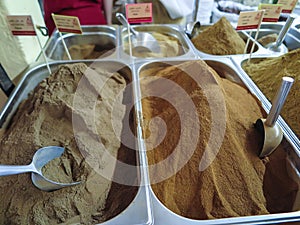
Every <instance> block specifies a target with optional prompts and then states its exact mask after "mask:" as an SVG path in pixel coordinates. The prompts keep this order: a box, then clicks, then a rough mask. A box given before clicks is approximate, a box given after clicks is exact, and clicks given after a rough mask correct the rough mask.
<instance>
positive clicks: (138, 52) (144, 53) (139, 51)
mask: <svg viewBox="0 0 300 225" xmlns="http://www.w3.org/2000/svg"><path fill="white" fill-rule="evenodd" d="M151 34H152V35H153V37H154V38H155V39H156V40H157V42H158V44H159V47H160V52H159V53H155V52H151V51H149V50H148V49H145V48H134V49H133V50H132V55H133V56H135V57H139V58H158V57H174V56H178V55H182V54H183V53H184V51H185V50H184V49H183V48H182V45H181V44H180V42H179V40H178V38H176V37H173V36H171V35H168V34H164V33H159V32H151ZM124 51H125V52H126V53H127V54H128V55H129V54H130V52H129V45H128V43H125V44H124Z"/></svg>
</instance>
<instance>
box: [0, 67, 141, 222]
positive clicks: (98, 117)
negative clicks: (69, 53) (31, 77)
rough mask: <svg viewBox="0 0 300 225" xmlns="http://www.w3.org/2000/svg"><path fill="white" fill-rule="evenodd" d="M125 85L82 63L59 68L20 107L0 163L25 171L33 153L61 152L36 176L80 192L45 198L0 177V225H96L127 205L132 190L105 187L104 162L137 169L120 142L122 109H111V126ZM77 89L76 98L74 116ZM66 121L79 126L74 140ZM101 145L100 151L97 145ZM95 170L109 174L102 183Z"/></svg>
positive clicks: (22, 181) (19, 180) (20, 178)
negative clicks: (59, 148) (51, 149)
mask: <svg viewBox="0 0 300 225" xmlns="http://www.w3.org/2000/svg"><path fill="white" fill-rule="evenodd" d="M83 74H86V76H83ZM126 79H127V78H126ZM126 79H125V76H123V75H121V73H118V72H114V73H113V72H108V71H106V70H105V69H104V70H103V69H100V68H93V69H92V68H88V67H87V65H85V64H82V63H77V64H67V65H62V66H61V67H60V68H59V69H58V70H57V71H56V72H55V73H53V74H52V75H51V76H49V77H48V78H47V79H45V80H43V81H42V82H41V83H40V84H39V85H38V86H37V87H36V88H35V90H34V91H33V93H31V94H30V96H29V97H28V99H27V100H25V101H24V102H23V103H22V104H21V105H20V107H19V109H18V111H17V113H16V114H15V116H14V118H13V121H12V123H11V124H10V126H9V127H8V128H7V130H5V132H4V134H3V136H2V138H1V142H0V143H1V147H0V163H1V164H8V165H26V164H29V163H30V162H31V160H32V156H33V154H34V153H35V151H36V150H37V149H39V148H41V147H43V146H49V145H55V146H63V147H64V148H65V152H64V154H63V155H62V156H61V157H59V158H56V159H54V160H53V161H51V162H50V163H49V164H47V165H46V166H45V169H44V170H43V172H44V174H45V176H46V177H48V178H50V179H52V180H55V181H59V182H67V183H68V182H72V181H81V184H79V185H76V186H72V187H67V188H63V189H60V190H57V191H54V192H44V191H41V190H39V189H37V188H36V187H35V186H34V185H33V184H32V182H31V178H30V174H20V175H15V176H6V177H0V195H1V203H0V224H24V225H25V224H26V225H27V224H35V225H36V224H95V223H99V222H101V221H104V220H107V219H109V218H111V217H113V216H115V215H117V214H119V213H120V212H121V211H123V210H124V209H125V208H126V207H127V206H128V205H129V204H130V202H131V201H132V199H133V198H134V196H135V194H136V191H137V190H136V187H134V186H132V187H131V186H125V185H121V184H117V183H112V181H111V180H112V179H111V178H112V176H114V174H116V173H118V169H117V168H116V169H115V167H116V166H117V165H116V163H115V162H114V161H110V160H108V158H107V152H108V153H110V154H111V155H112V156H113V157H114V158H118V159H120V160H121V161H126V162H127V163H130V164H133V165H134V164H135V162H136V157H135V153H134V150H131V149H128V148H125V147H124V146H123V145H122V144H121V142H120V140H122V136H121V133H122V127H123V124H122V120H123V117H124V115H125V113H126V111H127V108H126V105H124V104H117V105H118V106H115V105H114V107H118V109H117V112H118V115H117V116H116V117H115V118H117V119H116V120H115V121H114V122H115V124H114V127H112V124H111V123H110V121H111V113H112V109H113V104H114V102H115V100H116V99H117V96H118V95H120V93H121V96H122V93H123V92H124V88H125V87H126V84H127V82H128V80H126ZM79 82H80V84H81V85H80V87H81V88H82V89H81V91H82V93H83V95H80V97H79V98H78V99H77V100H78V103H77V107H76V108H74V104H73V103H74V102H73V100H74V98H75V93H76V92H77V93H78V88H77V86H78V83H79ZM100 84H103V87H102V88H99V85H100ZM93 96H96V100H95V99H93ZM93 100H95V101H94V102H91V101H93ZM90 103H94V104H90ZM89 110H92V111H93V110H95V114H94V116H90V117H87V116H86V115H85V113H88V112H90V111H89ZM72 113H74V115H73V117H72ZM72 119H73V124H74V120H76V123H77V124H79V126H78V127H77V128H76V132H75V131H74V130H73V128H74V127H73V126H72ZM89 119H91V120H89ZM75 138H76V139H75ZM100 138H101V142H102V143H103V145H99V144H98V143H99V139H100ZM124 152H126V154H125V153H124ZM88 159H89V160H88ZM92 160H94V161H92ZM91 161H92V162H94V163H91ZM101 169H107V170H108V171H109V173H108V174H109V176H108V177H107V178H104V177H103V176H102V175H101V174H100V173H98V172H99V170H101ZM133 176H135V177H136V176H137V175H136V174H135V175H133ZM107 199H109V201H107Z"/></svg>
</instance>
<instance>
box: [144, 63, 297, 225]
mask: <svg viewBox="0 0 300 225" xmlns="http://www.w3.org/2000/svg"><path fill="white" fill-rule="evenodd" d="M191 74H194V75H196V76H201V77H207V76H208V77H210V78H207V79H206V80H205V83H204V82H202V83H201V85H200V86H199V85H197V83H196V82H195V80H193V79H192V78H191V76H190V75H191ZM141 75H142V79H141V85H142V86H141V87H142V93H148V91H149V90H154V92H153V93H159V92H161V93H163V95H162V96H163V97H154V96H153V97H145V98H143V100H142V104H143V114H144V120H145V121H144V122H145V123H144V131H145V138H146V140H147V142H146V145H147V148H148V151H147V155H148V161H149V164H150V179H151V181H152V182H156V181H159V182H157V183H154V184H153V183H152V188H153V191H154V193H155V195H156V196H157V197H158V199H159V200H160V201H161V202H162V203H163V204H164V205H165V206H166V207H167V208H169V209H170V210H172V211H173V212H175V213H177V214H179V215H181V216H184V217H188V218H192V219H212V218H223V217H236V216H247V215H260V214H268V213H270V212H272V213H273V212H288V211H291V210H292V205H293V202H294V200H295V194H296V193H297V190H298V187H297V184H296V183H295V182H294V181H293V180H292V179H290V178H289V176H288V174H287V171H286V168H285V165H286V162H285V158H286V153H285V147H286V146H284V143H282V144H281V145H280V146H279V147H278V148H277V150H276V151H275V152H274V153H273V155H271V156H270V157H269V158H268V159H265V160H264V161H263V160H261V159H259V157H258V153H259V151H260V149H261V147H262V136H261V134H260V133H259V132H258V131H257V130H256V129H255V128H254V126H253V123H254V122H255V121H256V119H257V118H262V117H264V116H265V113H264V112H263V110H262V107H261V105H260V103H259V102H258V101H257V99H256V98H255V97H254V96H253V95H252V94H251V93H249V92H248V91H247V90H246V89H245V88H244V87H242V86H240V85H238V84H236V83H233V82H231V81H229V80H227V79H224V78H220V77H219V76H218V75H217V74H216V72H215V71H214V70H212V68H210V67H209V66H208V65H207V64H206V63H205V62H203V61H193V62H192V61H191V62H186V63H182V64H179V65H178V66H170V65H167V64H165V65H154V66H153V67H152V68H150V69H145V70H144V71H142V72H141ZM204 75H205V76H204ZM148 77H152V78H154V79H153V80H150V81H149V80H148V79H144V78H148ZM161 78H165V79H168V80H170V81H173V82H174V83H176V84H177V85H179V86H180V87H181V88H182V89H183V90H184V91H185V92H186V93H187V94H188V96H189V97H190V99H192V101H193V103H194V105H195V106H196V109H197V116H198V119H199V126H200V132H199V138H198V142H197V145H196V148H195V151H194V152H193V154H192V155H191V157H190V158H188V161H187V162H186V163H185V164H183V158H184V157H186V154H187V152H188V150H189V147H185V148H183V147H182V146H183V145H186V146H190V148H192V147H193V145H192V144H193V143H192V141H191V138H190V136H191V135H192V134H193V133H195V132H196V130H193V129H194V127H195V123H196V121H195V120H193V119H190V118H191V116H190V115H191V113H190V111H189V110H187V109H186V108H185V106H186V104H187V103H186V102H187V101H186V99H184V98H181V97H180V95H176V94H174V93H176V91H178V89H176V88H175V89H171V88H166V89H164V88H162V89H163V90H161V89H159V88H157V87H158V86H159V85H160V83H161V82H162V80H161ZM201 87H203V88H201ZM217 89H219V90H220V91H221V93H222V95H223V97H224V99H225V104H226V111H225V114H226V115H225V117H226V131H225V135H224V139H223V140H222V144H221V147H220V149H219V151H218V153H217V155H216V158H215V159H214V160H213V162H212V163H211V164H210V165H209V166H208V167H207V168H206V169H205V170H203V171H200V170H199V163H200V161H201V159H202V157H203V154H204V152H205V151H206V150H205V148H206V147H207V144H208V143H209V139H210V134H211V128H212V123H213V121H212V118H222V116H224V112H222V111H221V110H220V111H218V110H217V112H214V113H216V115H214V116H215V117H213V115H212V111H211V108H210V104H209V103H211V102H208V98H207V93H210V95H212V96H214V95H215V98H216V99H219V98H220V96H218V95H216V93H217V92H216V90H217ZM166 96H169V97H170V96H173V98H171V99H169V100H168V101H167V100H164V99H163V98H165V97H166ZM170 101H171V102H170ZM175 106H178V107H179V109H177V110H176V107H175ZM215 107H217V109H219V108H220V109H221V108H222V105H216V106H215ZM183 109H186V111H185V114H184V116H183V117H180V114H179V111H180V110H183ZM157 117H159V118H161V119H162V120H163V121H164V122H165V126H166V129H167V130H166V135H165V136H164V137H163V140H162V141H161V142H159V143H158V145H157V146H154V148H152V144H153V143H156V142H157V140H161V139H162V134H161V132H159V131H160V130H162V127H161V121H160V120H155V119H153V118H157ZM182 120H183V121H184V122H185V123H186V124H187V125H186V127H181V124H182ZM150 121H151V123H150ZM220 129H221V127H220ZM185 130H186V131H187V132H188V135H187V136H185V137H183V136H182V135H181V134H182V133H181V132H182V131H185ZM151 131H152V132H151ZM218 135H219V134H218V133H214V135H213V136H212V137H211V138H215V139H216V138H217V137H218ZM183 138H185V139H183ZM179 140H184V143H181V144H179ZM285 144H286V143H285ZM175 147H179V151H177V152H176V151H175V150H174V149H175ZM288 147H290V146H288ZM208 151H210V152H211V151H215V149H208ZM171 154H173V155H172V156H170V155H171ZM166 159H168V160H169V161H168V164H167V165H165V166H163V167H160V166H159V165H158V163H161V162H162V161H163V160H166ZM151 166H154V167H153V168H152V169H151ZM181 166H183V167H181ZM170 171H171V172H173V171H175V172H174V173H172V176H170V177H168V178H167V179H164V180H163V181H160V180H159V179H160V178H161V177H164V176H166V174H167V173H169V172H170ZM271 181H272V182H275V183H277V184H284V185H280V186H276V185H274V183H272V182H271Z"/></svg>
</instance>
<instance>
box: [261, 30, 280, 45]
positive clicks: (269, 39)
mask: <svg viewBox="0 0 300 225" xmlns="http://www.w3.org/2000/svg"><path fill="white" fill-rule="evenodd" d="M277 38H278V34H276V33H274V34H268V35H265V36H262V37H261V38H259V39H258V40H257V41H258V42H259V43H260V44H261V45H262V46H264V47H266V46H267V45H268V44H270V43H274V42H276V40H277Z"/></svg>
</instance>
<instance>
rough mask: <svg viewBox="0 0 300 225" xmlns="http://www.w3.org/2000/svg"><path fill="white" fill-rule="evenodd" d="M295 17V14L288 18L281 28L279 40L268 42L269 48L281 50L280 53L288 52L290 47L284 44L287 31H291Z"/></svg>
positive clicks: (276, 50)
mask: <svg viewBox="0 0 300 225" xmlns="http://www.w3.org/2000/svg"><path fill="white" fill-rule="evenodd" d="M294 19H295V16H294V15H290V16H289V17H288V19H287V21H286V22H285V24H284V26H283V27H282V28H281V30H280V32H279V34H278V37H277V40H276V42H272V43H269V44H267V46H266V47H267V49H269V50H271V51H273V52H280V53H287V52H288V48H287V47H286V46H285V45H284V44H282V42H283V40H284V38H285V36H286V34H287V32H288V31H289V29H290V27H291V25H292V23H293V21H294Z"/></svg>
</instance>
